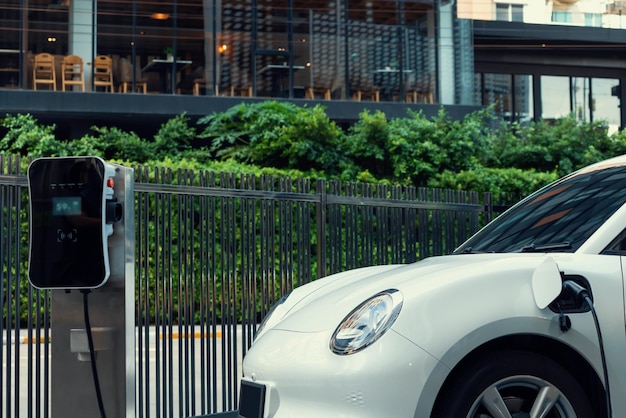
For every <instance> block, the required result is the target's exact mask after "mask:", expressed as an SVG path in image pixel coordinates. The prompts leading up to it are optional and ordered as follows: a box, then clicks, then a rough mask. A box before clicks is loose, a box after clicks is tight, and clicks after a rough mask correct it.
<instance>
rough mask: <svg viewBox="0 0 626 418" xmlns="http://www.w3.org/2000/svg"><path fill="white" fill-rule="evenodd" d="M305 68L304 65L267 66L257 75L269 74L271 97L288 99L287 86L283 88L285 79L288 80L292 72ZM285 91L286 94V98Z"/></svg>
mask: <svg viewBox="0 0 626 418" xmlns="http://www.w3.org/2000/svg"><path fill="white" fill-rule="evenodd" d="M305 68H306V67H305V66H304V65H294V66H292V67H290V66H288V65H280V64H269V65H266V66H265V67H263V68H261V69H260V70H259V72H258V73H257V74H259V75H262V74H269V76H270V77H271V80H272V81H271V84H272V91H271V95H272V97H283V96H284V97H288V96H289V86H286V87H285V79H287V80H289V72H290V71H291V70H293V72H294V73H295V72H296V71H300V70H304V69H305ZM285 91H286V92H287V95H286V96H285Z"/></svg>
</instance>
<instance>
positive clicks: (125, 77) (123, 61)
mask: <svg viewBox="0 0 626 418" xmlns="http://www.w3.org/2000/svg"><path fill="white" fill-rule="evenodd" d="M117 66H118V73H119V74H118V81H119V83H120V84H119V86H118V91H120V92H121V93H128V92H129V91H131V92H132V91H133V73H134V74H135V88H136V89H137V90H136V91H137V92H143V93H144V94H146V93H147V92H148V79H147V78H145V77H143V76H142V74H141V71H140V70H139V68H138V67H134V66H133V63H132V62H130V60H129V59H128V58H124V57H122V58H120V59H119V61H118V63H117Z"/></svg>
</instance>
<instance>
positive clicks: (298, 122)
mask: <svg viewBox="0 0 626 418" xmlns="http://www.w3.org/2000/svg"><path fill="white" fill-rule="evenodd" d="M198 123H199V124H201V125H205V127H204V130H203V131H202V133H201V134H200V138H204V139H209V140H210V142H211V151H213V152H214V153H215V156H216V157H217V158H219V159H223V160H228V159H232V160H235V161H238V162H242V163H249V164H256V165H263V166H271V167H278V168H287V169H293V168H297V169H301V170H305V171H306V170H311V169H316V170H318V171H320V172H325V173H328V174H330V175H337V174H339V173H341V172H342V170H343V169H344V168H345V167H346V164H348V163H349V161H347V160H346V159H345V157H344V153H343V152H342V145H343V132H342V131H341V129H340V128H339V127H338V126H337V125H336V124H335V123H334V122H332V121H330V120H329V119H328V116H327V115H326V114H325V113H324V108H323V107H321V106H315V107H313V108H306V107H304V108H303V107H299V106H296V105H295V104H292V103H287V102H276V101H267V102H262V103H253V104H246V103H242V104H239V105H237V106H234V107H232V108H231V109H229V110H228V111H226V112H224V113H215V114H213V115H209V116H206V117H204V118H202V119H200V120H199V121H198Z"/></svg>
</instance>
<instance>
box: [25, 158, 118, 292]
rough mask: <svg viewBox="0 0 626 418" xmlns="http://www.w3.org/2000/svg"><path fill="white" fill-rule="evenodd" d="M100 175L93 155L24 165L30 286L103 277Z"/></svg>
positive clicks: (95, 281)
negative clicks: (28, 226) (26, 183)
mask: <svg viewBox="0 0 626 418" xmlns="http://www.w3.org/2000/svg"><path fill="white" fill-rule="evenodd" d="M104 177H105V167H104V161H103V160H101V159H100V158H98V157H68V158H41V159H38V160H34V161H33V162H32V163H31V165H30V166H29V169H28V182H29V193H30V219H31V222H30V225H31V231H30V259H29V270H28V272H29V279H30V281H31V283H32V284H33V286H35V287H37V288H42V289H50V288H64V289H71V288H93V287H97V286H99V285H101V284H102V283H104V282H105V281H106V279H107V278H108V274H109V266H108V252H107V251H106V250H105V248H106V245H107V240H106V238H107V237H106V236H104V230H103V216H105V214H104V213H103V208H104V205H103V199H104Z"/></svg>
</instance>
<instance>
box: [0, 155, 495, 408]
mask: <svg viewBox="0 0 626 418" xmlns="http://www.w3.org/2000/svg"><path fill="white" fill-rule="evenodd" d="M25 164H26V162H25V161H20V160H19V158H8V157H2V158H1V159H0V207H1V208H2V211H1V212H0V228H2V237H1V241H0V257H1V258H2V278H1V280H0V309H1V310H2V313H3V320H2V322H1V323H0V333H1V335H2V336H3V339H4V345H3V347H2V350H0V360H1V361H2V378H1V379H0V392H1V393H2V397H1V399H0V402H1V404H0V411H2V412H0V414H1V415H2V416H5V417H48V416H49V411H50V402H51V400H50V396H49V394H50V387H49V381H50V359H49V344H53V343H54V342H51V341H50V340H49V338H48V337H49V326H50V324H49V319H48V318H49V309H48V303H49V296H50V294H49V291H39V290H36V289H33V288H32V287H31V286H30V285H29V283H28V279H27V248H28V245H27V243H28V200H27V199H28V195H27V183H26V178H25V176H24V172H25V167H24V166H25ZM134 168H135V217H136V219H135V226H136V232H135V233H136V235H135V237H136V238H135V239H136V301H137V303H136V317H137V322H136V325H137V334H136V335H137V338H136V348H137V365H136V376H137V386H136V394H137V398H136V399H137V401H136V414H135V415H136V416H137V417H139V418H143V417H158V418H160V417H190V416H196V415H203V414H208V413H212V412H220V411H229V410H234V409H236V408H237V402H238V382H239V377H240V375H241V360H242V358H243V356H244V355H245V353H246V350H247V348H248V347H249V346H250V344H251V342H252V338H253V335H254V332H255V329H256V326H257V324H258V322H259V320H260V319H261V318H262V317H263V315H265V313H266V312H267V311H268V310H269V309H270V307H271V306H272V304H273V303H274V301H275V300H276V299H277V298H278V297H280V295H282V294H284V293H285V292H288V291H290V290H291V289H293V288H294V287H297V286H300V285H303V284H305V283H308V282H310V281H311V280H314V279H316V278H318V277H322V276H326V275H328V274H331V273H334V272H338V271H341V270H345V269H351V268H356V267H360V266H369V265H374V264H388V263H410V262H414V261H417V260H418V259H421V258H424V257H428V256H433V255H441V254H445V253H449V252H450V251H452V250H453V249H454V248H455V247H456V246H457V245H458V244H460V243H461V242H462V241H463V240H465V239H466V238H467V237H469V235H470V234H472V233H473V232H475V231H476V230H478V228H479V227H480V226H482V225H483V224H485V223H486V222H487V221H489V220H490V219H491V217H493V216H494V212H497V211H499V210H501V209H503V208H504V207H500V206H496V205H493V204H492V202H491V196H490V195H489V194H479V193H474V192H461V191H444V190H433V189H422V188H413V187H400V186H387V185H371V184H356V183H343V182H337V181H324V180H317V181H311V180H308V179H290V178H274V177H266V176H260V177H257V176H252V175H235V174H227V173H214V172H207V171H202V172H194V171H184V170H183V171H177V172H172V171H171V170H170V169H167V168H148V167H134Z"/></svg>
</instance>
